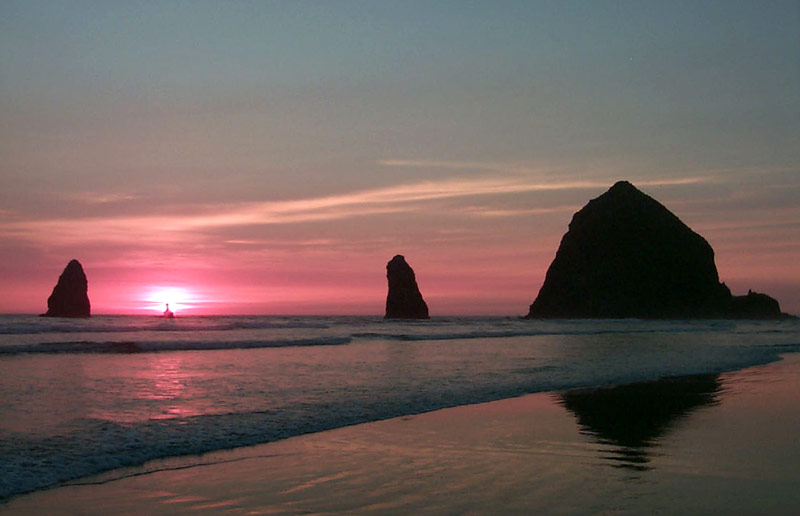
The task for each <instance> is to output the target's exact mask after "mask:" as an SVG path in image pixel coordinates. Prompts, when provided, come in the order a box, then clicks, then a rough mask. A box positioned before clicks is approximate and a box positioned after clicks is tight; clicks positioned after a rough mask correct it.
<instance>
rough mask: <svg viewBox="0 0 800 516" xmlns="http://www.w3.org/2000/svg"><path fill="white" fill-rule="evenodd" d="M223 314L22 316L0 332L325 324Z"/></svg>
mask: <svg viewBox="0 0 800 516" xmlns="http://www.w3.org/2000/svg"><path fill="white" fill-rule="evenodd" d="M227 319H228V318H223V317H186V318H184V317H178V318H175V319H164V318H162V317H142V316H138V317H102V316H101V317H92V318H89V319H73V320H70V319H38V318H35V319H34V318H30V317H29V318H26V320H24V321H12V322H9V323H5V324H0V335H37V334H44V333H135V332H198V331H234V330H282V329H290V330H291V329H317V330H325V329H328V328H329V325H328V324H326V323H324V322H317V321H312V320H308V319H305V320H296V321H294V320H278V321H274V320H270V319H271V318H263V317H262V318H257V317H254V318H252V319H238V318H236V319H234V318H231V320H227Z"/></svg>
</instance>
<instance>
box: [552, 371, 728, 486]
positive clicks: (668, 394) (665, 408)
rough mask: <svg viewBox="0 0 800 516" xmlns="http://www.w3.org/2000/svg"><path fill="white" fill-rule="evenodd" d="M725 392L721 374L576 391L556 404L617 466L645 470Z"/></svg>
mask: <svg viewBox="0 0 800 516" xmlns="http://www.w3.org/2000/svg"><path fill="white" fill-rule="evenodd" d="M720 390H721V383H720V379H719V375H701V376H691V377H679V378H666V379H661V380H656V381H652V382H642V383H636V384H630V385H621V386H617V387H608V388H600V389H583V390H575V391H570V392H566V393H561V394H558V395H557V396H556V401H557V402H558V403H559V404H561V405H563V406H564V407H565V408H566V409H567V410H569V411H570V412H572V413H573V414H574V415H575V418H576V420H577V423H578V426H579V427H580V429H581V433H583V434H585V435H589V436H591V437H592V439H593V440H594V441H595V442H597V443H598V444H600V445H602V446H601V449H600V450H599V451H600V452H601V454H602V456H603V457H604V458H606V459H608V460H609V461H610V462H611V464H612V465H613V466H615V467H621V468H627V469H632V470H637V471H645V470H648V469H650V466H649V463H650V455H651V454H652V453H653V448H654V447H655V446H657V444H658V443H659V441H660V440H661V438H662V437H663V436H664V435H665V434H667V433H668V432H669V431H670V430H671V429H672V428H673V427H674V426H675V425H676V423H678V422H679V421H681V420H682V419H684V418H686V417H687V416H688V415H689V414H690V413H691V412H693V411H694V410H696V409H698V408H700V407H704V406H708V405H714V404H716V403H718V402H719V399H718V396H719V393H720Z"/></svg>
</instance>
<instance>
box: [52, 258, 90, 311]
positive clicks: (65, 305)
mask: <svg viewBox="0 0 800 516" xmlns="http://www.w3.org/2000/svg"><path fill="white" fill-rule="evenodd" d="M87 291H88V283H87V281H86V274H84V272H83V267H81V264H80V262H79V261H78V260H71V261H70V262H69V263H68V264H67V266H66V268H64V272H62V273H61V276H59V277H58V283H56V286H55V288H53V293H52V294H50V297H48V298H47V313H44V314H42V315H43V316H44V317H89V316H90V312H91V308H90V305H89V296H88V294H87Z"/></svg>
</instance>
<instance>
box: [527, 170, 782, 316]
mask: <svg viewBox="0 0 800 516" xmlns="http://www.w3.org/2000/svg"><path fill="white" fill-rule="evenodd" d="M760 296H762V294H751V295H748V296H742V297H744V298H745V299H740V298H734V297H733V296H731V292H730V290H729V289H728V287H727V286H726V285H725V284H724V283H721V282H720V281H719V275H718V273H717V267H716V264H715V263H714V251H713V249H712V248H711V246H710V245H709V244H708V242H707V241H706V240H705V239H704V238H703V237H701V236H700V235H698V234H697V233H695V232H694V231H692V230H691V229H690V228H689V227H688V226H687V225H686V224H684V223H683V222H682V221H681V220H680V219H679V218H678V217H677V216H675V215H674V214H673V213H672V212H670V211H669V210H668V209H667V208H665V207H664V206H663V205H662V204H661V203H659V202H658V201H656V200H655V199H653V198H652V197H650V196H648V195H646V194H644V193H642V192H641V191H639V190H638V189H637V188H636V187H634V186H633V185H632V184H631V183H629V182H627V181H620V182H618V183H616V184H615V185H614V186H612V187H611V188H610V189H609V190H608V191H607V192H606V193H604V194H603V195H601V196H600V197H597V198H596V199H593V200H591V201H589V203H588V204H587V205H586V206H584V207H583V208H582V209H581V210H580V211H578V212H577V213H576V214H575V215H574V216H573V217H572V221H571V222H570V224H569V230H568V231H567V233H566V234H565V235H564V237H563V238H562V240H561V244H560V246H559V248H558V251H557V252H556V256H555V259H553V262H552V263H551V264H550V268H549V269H548V271H547V274H546V276H545V281H544V284H543V285H542V288H541V290H540V291H539V295H538V296H537V297H536V300H535V301H534V302H533V304H532V305H531V306H530V310H529V312H528V315H527V317H529V318H645V319H654V318H656V319H664V318H728V317H741V318H746V317H755V318H764V317H773V315H772V314H774V313H777V314H780V308H779V307H777V302H776V301H775V300H774V299H772V298H769V296H764V298H768V299H769V300H771V301H773V302H774V305H773V304H772V303H771V302H770V301H768V300H767V299H764V298H762V297H760ZM767 314H770V315H767ZM784 315H785V314H784Z"/></svg>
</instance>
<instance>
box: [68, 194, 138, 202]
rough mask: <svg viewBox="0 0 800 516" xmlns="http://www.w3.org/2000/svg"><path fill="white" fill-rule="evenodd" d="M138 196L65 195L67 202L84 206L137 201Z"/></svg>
mask: <svg viewBox="0 0 800 516" xmlns="http://www.w3.org/2000/svg"><path fill="white" fill-rule="evenodd" d="M139 197H140V196H138V195H133V194H123V193H97V192H79V193H74V194H70V195H67V196H66V198H67V200H70V201H77V202H82V203H85V204H115V203H120V202H126V201H133V200H136V199H139Z"/></svg>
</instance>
